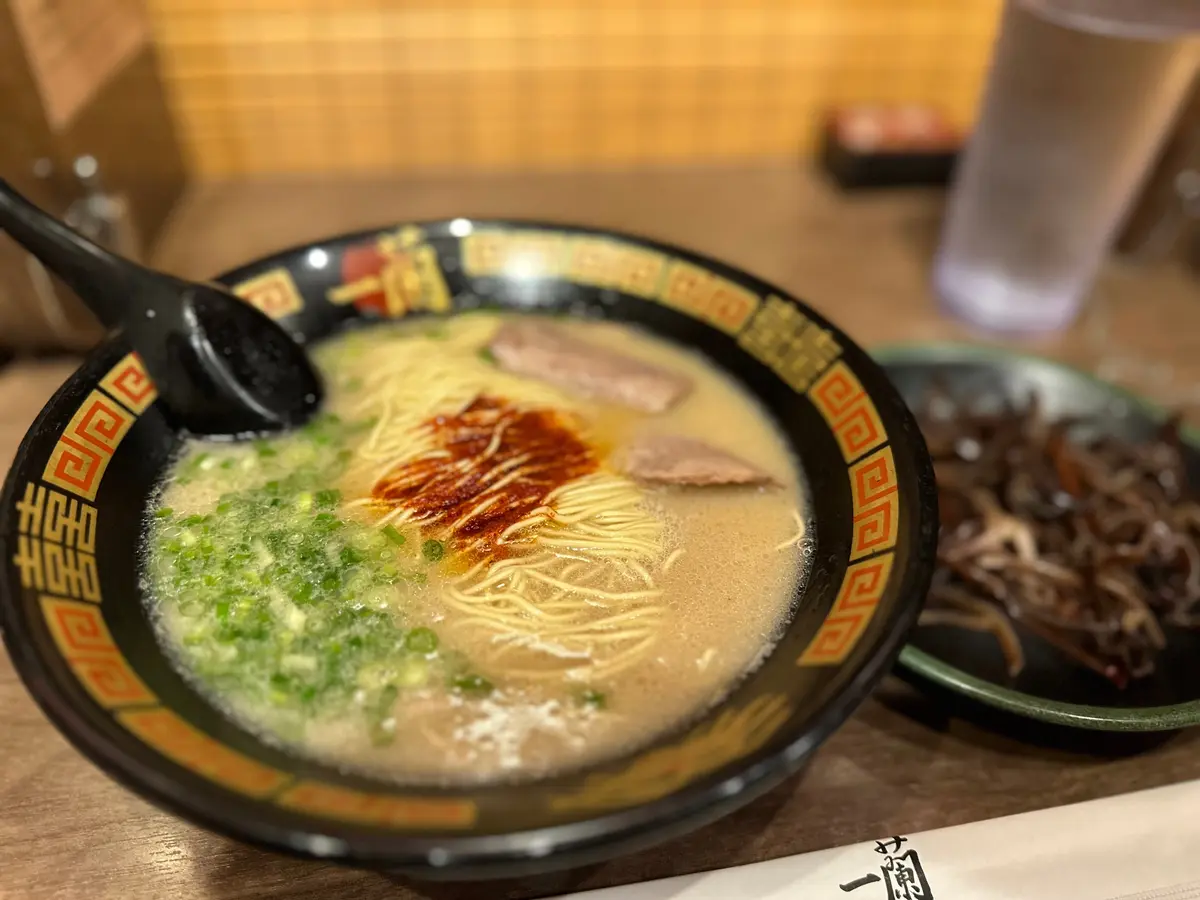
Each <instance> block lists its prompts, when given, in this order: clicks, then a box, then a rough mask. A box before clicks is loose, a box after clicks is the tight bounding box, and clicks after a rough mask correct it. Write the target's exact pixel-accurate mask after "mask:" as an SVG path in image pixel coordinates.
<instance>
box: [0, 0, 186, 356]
mask: <svg viewBox="0 0 1200 900" xmlns="http://www.w3.org/2000/svg"><path fill="white" fill-rule="evenodd" d="M149 37H150V33H149V26H148V23H147V20H146V18H145V13H144V11H143V10H142V7H141V6H140V4H139V3H137V2H134V0H72V2H71V3H69V4H67V3H57V2H52V0H0V122H3V123H4V125H5V130H4V132H5V133H4V139H3V140H0V172H3V173H4V177H5V178H7V179H8V180H9V181H10V183H12V184H13V185H14V186H15V187H16V188H17V189H18V190H20V191H22V192H23V193H25V194H26V195H27V196H28V197H30V199H32V200H33V201H34V202H35V203H38V204H39V205H41V206H42V207H43V208H45V209H48V210H50V211H51V212H53V213H54V214H55V215H60V216H63V217H66V218H68V219H69V220H71V221H72V223H73V224H75V225H76V227H78V228H80V229H81V230H83V231H85V232H86V233H88V234H89V235H91V236H93V237H95V238H96V239H97V240H99V241H100V242H102V243H105V244H108V245H110V246H112V247H113V248H114V249H116V250H119V251H120V252H122V253H124V254H126V255H132V256H134V257H135V258H136V257H141V256H144V255H145V253H146V250H147V248H148V247H149V246H150V244H151V243H152V242H153V240H154V239H155V238H156V236H157V235H158V233H159V231H160V229H161V228H162V225H163V223H164V222H165V220H166V218H167V215H168V214H169V213H170V211H171V208H172V206H173V205H174V203H175V201H176V200H177V199H178V198H179V195H180V194H181V192H182V190H183V185H184V166H183V160H182V155H181V153H180V148H179V142H178V140H177V139H176V135H175V130H174V125H173V124H172V121H171V117H170V114H169V112H168V109H167V103H166V99H165V96H164V92H163V87H162V81H161V79H160V77H159V72H158V69H157V62H156V58H155V51H154V49H153V47H152V45H151V43H150V40H149ZM101 334H102V331H101V329H100V326H99V324H98V323H97V322H95V320H94V319H93V318H92V317H91V315H90V314H89V313H87V312H86V311H85V310H84V309H83V307H82V304H80V303H79V302H78V301H77V300H76V299H75V298H74V297H73V296H72V295H71V294H70V293H69V291H67V289H66V288H65V287H63V286H62V285H60V284H58V283H57V282H56V281H54V280H53V279H52V278H51V277H50V276H49V275H48V274H47V273H46V272H45V270H44V269H42V268H41V266H40V265H38V264H37V263H36V262H34V261H33V260H32V259H31V258H30V257H29V256H28V255H26V254H25V253H24V252H23V251H21V250H19V249H18V248H17V247H16V246H15V245H14V244H13V243H12V242H11V241H9V240H8V239H7V238H3V237H0V347H7V348H21V349H23V350H36V349H82V348H85V347H88V346H90V345H91V344H92V343H94V342H95V341H96V340H97V339H98V338H99V337H100V335H101Z"/></svg>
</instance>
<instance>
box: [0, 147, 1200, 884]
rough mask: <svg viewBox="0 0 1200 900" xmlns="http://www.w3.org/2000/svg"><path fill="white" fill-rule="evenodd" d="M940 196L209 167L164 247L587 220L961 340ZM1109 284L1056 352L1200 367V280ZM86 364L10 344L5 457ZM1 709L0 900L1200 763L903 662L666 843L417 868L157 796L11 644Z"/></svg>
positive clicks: (768, 180) (219, 250) (798, 834)
mask: <svg viewBox="0 0 1200 900" xmlns="http://www.w3.org/2000/svg"><path fill="white" fill-rule="evenodd" d="M939 205H940V204H939V198H938V197H937V196H936V195H933V194H928V193H924V192H903V193H884V194H872V195H864V196H862V197H858V198H853V199H845V198H842V197H840V196H838V195H837V194H835V193H834V192H833V191H831V190H830V189H828V188H827V187H825V186H824V185H823V184H822V183H820V182H818V181H816V180H814V179H813V178H811V177H809V176H808V175H806V174H804V173H802V172H799V171H794V170H790V169H757V170H746V171H715V172H714V171H664V172H641V173H628V174H607V175H587V176H584V175H565V174H564V175H556V176H537V177H532V176H530V177H520V176H512V177H491V178H472V179H461V178H455V179H450V178H447V179H445V180H421V181H411V182H404V181H396V180H391V181H360V182H336V183H317V182H311V183H306V182H295V181H289V182H272V183H268V182H254V183H252V184H246V185H208V186H204V187H201V188H199V189H197V190H196V191H194V192H193V194H192V195H191V196H190V197H189V198H188V200H187V202H186V203H185V204H184V205H183V207H182V208H181V209H180V210H179V212H178V214H177V215H176V217H175V219H174V221H173V223H172V226H171V228H170V229H169V232H168V235H167V237H166V239H165V240H164V242H163V245H162V247H161V248H160V253H159V257H158V258H159V262H160V263H161V264H162V265H163V266H165V267H166V268H168V269H171V270H173V271H176V272H178V273H180V274H183V275H189V276H207V275H211V274H213V273H215V272H217V271H220V270H222V269H224V268H227V267H231V266H233V265H235V264H237V263H239V262H242V261H245V260H247V259H250V258H252V257H254V256H257V255H260V254H263V253H265V252H268V251H271V250H275V249H278V248H281V247H285V246H287V245H289V244H293V243H297V242H301V241H306V240H309V239H312V238H317V237H320V236H322V235H326V234H330V233H334V232H338V231H342V230H348V229H357V228H365V227H371V226H374V225H384V224H387V223H390V222H394V221H402V220H411V219H420V218H435V217H443V216H455V215H466V216H496V217H502V216H510V217H521V218H545V219H552V220H561V221H575V222H582V223H587V224H591V225H598V226H608V227H612V228H621V229H627V230H630V231H634V232H639V233H642V234H645V235H647V236H650V237H655V238H660V239H663V240H667V241H672V242H675V243H679V244H682V245H684V246H689V247H692V248H695V249H697V250H701V251H705V252H708V253H712V254H714V255H717V256H719V257H722V258H724V259H726V260H728V261H729V262H731V263H734V264H736V265H739V266H742V267H744V268H746V269H748V270H750V271H752V272H754V273H755V274H758V275H761V276H762V277H764V278H766V279H768V280H770V281H774V282H776V283H777V284H779V285H781V286H783V287H784V288H786V289H788V290H790V291H792V292H793V293H795V294H797V295H799V296H800V297H802V298H804V299H806V300H807V301H809V302H810V303H812V304H813V305H814V306H815V307H817V308H818V309H820V310H821V311H822V312H824V313H826V314H827V315H829V316H830V317H831V318H832V319H833V320H834V321H836V322H837V323H838V324H839V325H841V326H842V327H843V328H845V329H846V330H847V331H848V332H849V333H850V334H851V335H852V336H853V337H855V338H856V339H858V340H859V341H860V342H862V343H865V344H867V345H878V344H880V343H886V342H893V341H900V340H931V339H944V338H961V337H964V335H963V334H962V333H961V332H960V331H959V329H958V328H957V327H956V326H955V325H953V324H952V323H950V322H948V321H947V320H945V319H943V318H942V317H941V316H939V314H938V313H937V311H936V309H935V306H934V303H933V299H932V296H931V294H930V291H929V288H928V278H927V270H928V266H929V258H930V255H931V252H932V248H933V244H934V241H935V238H936V228H937V221H936V220H937V213H938V208H939ZM1097 297H1098V298H1099V301H1100V304H1101V308H1100V311H1099V313H1096V312H1094V313H1092V314H1091V315H1090V316H1089V320H1088V321H1087V322H1085V323H1084V324H1083V325H1081V326H1080V327H1079V328H1077V329H1076V330H1074V331H1073V332H1072V333H1070V334H1069V335H1066V336H1064V337H1062V338H1058V339H1055V340H1053V341H1051V342H1048V343H1045V344H1043V345H1042V346H1041V347H1040V348H1039V349H1040V351H1041V352H1044V353H1047V354H1050V355H1055V356H1059V357H1062V358H1064V359H1068V360H1071V361H1073V362H1076V363H1080V364H1084V365H1093V364H1095V363H1096V362H1097V359H1098V356H1099V354H1100V353H1101V352H1102V351H1103V352H1105V353H1108V354H1109V355H1112V354H1113V352H1114V348H1115V352H1116V353H1117V355H1120V356H1130V357H1138V358H1140V359H1142V360H1146V361H1150V362H1153V363H1154V364H1156V366H1157V368H1153V367H1152V368H1148V369H1146V372H1147V373H1148V374H1147V376H1146V377H1147V378H1148V379H1149V380H1151V381H1153V380H1156V379H1157V380H1159V381H1161V382H1162V384H1163V385H1164V386H1165V385H1167V384H1168V383H1170V384H1174V385H1175V386H1179V385H1186V384H1189V383H1191V382H1200V327H1197V326H1198V325H1200V286H1198V283H1197V281H1195V280H1194V278H1193V277H1192V276H1189V275H1187V274H1186V273H1184V272H1182V271H1178V270H1174V269H1160V270H1153V271H1145V270H1134V269H1128V270H1125V269H1122V268H1120V267H1115V266H1114V267H1113V268H1112V269H1111V270H1110V271H1108V272H1107V273H1106V274H1105V277H1104V278H1103V279H1102V282H1101V284H1100V286H1099V288H1098V290H1097ZM1106 335H1107V336H1106ZM1105 346H1107V348H1108V349H1107V350H1105V349H1104V348H1105ZM71 367H72V364H71V363H70V362H69V361H65V362H49V363H45V362H43V363H38V364H33V363H18V364H15V365H13V366H10V367H9V368H8V369H6V370H4V371H3V372H0V458H2V459H4V460H5V461H7V460H8V459H10V458H11V455H12V453H13V452H14V450H15V448H16V445H17V442H18V441H19V439H20V436H21V434H22V433H23V432H24V430H25V427H26V425H27V424H28V422H29V421H30V420H31V419H32V417H33V415H34V414H35V413H36V411H37V409H38V408H39V407H40V406H41V404H42V402H43V401H44V399H45V398H46V397H47V396H48V395H49V393H50V392H51V391H52V390H53V388H54V386H55V385H56V384H57V383H58V382H59V381H61V379H62V378H64V377H65V376H66V374H67V373H68V372H69V371H70V369H71ZM0 714H2V721H3V725H2V726H0V760H3V765H2V766H0V810H2V811H0V898H5V897H14V898H15V897H26V896H55V897H87V898H88V900H101V898H113V900H140V898H163V897H178V898H192V897H201V896H202V897H220V898H256V900H262V898H276V897H278V898H282V897H288V898H300V897H311V898H325V897H335V896H345V897H354V898H364V900H366V898H383V897H388V898H400V900H409V898H416V897H428V898H433V900H484V898H487V900H502V898H524V897H532V896H539V895H544V894H546V893H551V892H555V891H563V890H569V889H573V890H581V889H585V888H590V887H600V886H605V885H611V884H618V883H623V882H628V881H634V880H641V879H647V878H657V877H662V876H667V875H675V874H681V873H685V872H692V871H696V870H700V869H708V868H713V867H718V866H729V865H735V864H738V863H746V862H753V861H757V860H762V859H768V858H771V857H775V856H780V855H784V854H790V853H798V852H802V851H806V850H816V849H820V848H824V847H831V846H835V845H838V844H845V843H849V842H853V841H862V840H868V839H871V838H875V837H878V836H882V835H890V834H903V833H911V832H916V831H921V830H926V829H931V828H938V827H942V826H946V825H954V824H959V823H963V822H970V821H974V820H978V819H983V818H989V817H993V816H1000V815H1007V814H1010V813H1018V812H1024V811H1027V810H1032V809H1039V808H1043V807H1047V806H1053V805H1058V804H1063V803H1070V802H1075V801H1080V800H1086V799H1090V798H1094V797H1101V796H1106V795H1111V794H1116V793H1121V792H1124V791H1130V790H1136V789H1138V788H1145V787H1151V786H1155V785H1161V784H1165V783H1169V782H1175V781H1182V780H1185V779H1190V778H1198V777H1200V733H1198V732H1196V731H1193V732H1190V733H1185V734H1180V735H1175V736H1172V737H1169V738H1168V739H1166V740H1165V741H1163V742H1161V743H1159V744H1157V745H1156V746H1153V747H1151V748H1149V749H1146V748H1145V747H1142V748H1141V752H1139V753H1136V754H1134V753H1130V752H1128V749H1129V748H1128V747H1124V746H1120V747H1118V746H1114V745H1112V744H1110V742H1108V741H1105V740H1104V739H1102V738H1101V737H1100V736H1090V735H1083V736H1081V739H1080V741H1079V742H1077V743H1078V746H1076V747H1075V748H1074V749H1066V748H1064V747H1063V746H1062V745H1061V744H1058V745H1055V746H1053V747H1049V746H1047V745H1046V744H1029V743H1021V742H1019V741H1018V740H1016V739H1014V738H1013V737H1011V736H1002V735H999V734H997V733H995V732H993V731H990V730H987V729H986V728H984V727H981V726H979V725H976V724H972V723H970V722H968V721H966V720H964V719H960V718H956V717H952V716H951V715H949V713H948V712H947V711H946V710H945V709H944V708H943V707H940V706H938V705H937V704H936V703H934V702H933V701H930V700H928V699H926V698H924V697H922V696H920V695H918V694H916V693H915V692H913V691H912V690H911V689H910V688H908V687H907V686H905V685H903V684H901V683H900V682H898V681H895V680H892V681H889V682H887V683H885V685H884V686H883V687H882V688H881V689H880V690H879V691H878V692H877V694H876V695H875V697H873V698H872V699H871V700H869V701H868V702H867V703H866V704H864V706H863V707H862V708H861V710H860V711H859V712H858V714H857V715H856V716H855V717H854V718H853V719H852V720H851V721H850V722H849V723H848V724H847V725H846V726H845V727H844V728H842V729H841V730H840V731H839V732H837V734H835V735H834V737H833V738H831V739H830V741H829V742H828V743H827V744H826V745H825V746H823V747H822V748H821V749H820V751H819V752H818V753H817V754H816V756H815V757H814V759H813V761H812V763H811V765H810V766H809V767H808V768H807V770H806V771H805V772H804V773H802V774H801V775H800V776H798V777H796V778H793V779H792V780H790V781H788V782H787V783H785V784H783V785H781V786H780V787H779V788H777V789H776V790H775V791H773V792H772V793H770V794H769V795H767V796H766V797H764V798H762V799H761V800H759V801H758V802H756V803H754V804H752V805H751V806H749V807H747V808H746V809H744V810H742V811H741V812H739V813H737V814H735V815H733V816H730V817H728V818H726V819H724V820H722V821H721V822H718V823H717V824H715V825H713V826H711V827H709V828H707V829H704V830H702V831H699V832H697V833H695V834H693V835H691V836H689V837H686V838H684V839H682V840H679V841H676V842H674V843H673V844H669V845H665V846H662V847H659V848H656V849H654V850H651V851H649V852H646V853H642V854H639V855H637V856H633V857H627V858H624V859H620V860H616V861H613V862H610V863H608V864H606V865H602V866H599V867H595V868H592V869H588V870H584V871H581V872H577V873H571V874H569V875H566V876H563V877H561V878H554V879H547V880H544V881H541V882H537V883H529V884H515V883H503V884H499V883H498V884H490V885H464V886H454V885H419V884H409V883H407V882H404V881H402V880H398V879H393V878H389V877H387V876H384V875H378V874H373V873H363V872H356V871H352V870H349V869H343V868H338V867H335V866H330V865H323V864H317V863H308V862H301V861H297V860H292V859H287V858H284V857H280V856H275V855H272V854H269V853H264V852H262V851H259V850H255V849H251V848H249V847H245V846H242V845H240V844H237V843H234V842H232V841H229V840H226V839H224V838H221V837H217V836H215V835H212V834H209V833H207V832H205V831H202V830H200V829H198V828H194V827H192V826H190V825H187V824H184V823H183V822H181V821H179V820H177V819H175V818H173V817H171V816H169V815H166V814H165V813H161V812H159V811H157V810H156V809H154V808H152V807H151V806H149V805H148V804H147V803H144V802H143V801H141V800H140V799H138V798H136V797H135V796H133V795H132V794H130V793H128V792H127V791H125V790H123V789H122V788H120V787H118V786H117V785H116V784H114V783H113V782H112V781H110V780H109V779H108V778H107V777H106V776H104V775H103V774H101V773H100V772H99V770H97V769H96V768H94V767H93V766H92V765H91V764H90V763H88V762H86V761H84V759H83V758H82V757H81V756H79V755H78V754H77V753H76V752H75V751H74V750H73V749H71V748H70V747H69V746H68V745H67V743H66V741H65V740H63V739H62V738H61V737H59V735H58V733H57V732H56V731H55V730H54V729H53V728H52V727H51V726H50V725H49V724H48V723H47V722H46V720H45V719H44V718H43V717H42V715H41V713H40V712H38V710H37V708H36V707H35V706H34V704H33V702H32V701H31V700H30V699H29V698H28V696H27V695H26V693H25V691H24V689H23V688H22V687H21V685H20V683H19V681H18V680H17V678H16V677H15V675H14V674H13V671H12V668H11V666H9V664H8V662H7V660H6V659H5V660H3V661H0ZM1114 753H1117V754H1118V755H1114ZM1106 754H1107V755H1106Z"/></svg>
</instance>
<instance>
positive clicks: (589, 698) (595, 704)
mask: <svg viewBox="0 0 1200 900" xmlns="http://www.w3.org/2000/svg"><path fill="white" fill-rule="evenodd" d="M579 702H581V703H582V704H583V705H584V706H590V707H592V708H593V709H604V708H605V707H606V706H608V698H607V697H605V696H604V694H602V693H601V692H600V691H594V690H592V689H591V688H588V689H586V690H585V691H583V693H581V694H580V695H579Z"/></svg>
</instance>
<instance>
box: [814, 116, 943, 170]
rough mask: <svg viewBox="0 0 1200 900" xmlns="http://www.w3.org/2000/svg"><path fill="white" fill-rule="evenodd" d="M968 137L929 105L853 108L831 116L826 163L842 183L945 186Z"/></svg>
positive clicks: (823, 153)
mask: <svg viewBox="0 0 1200 900" xmlns="http://www.w3.org/2000/svg"><path fill="white" fill-rule="evenodd" d="M962 143H963V137H962V135H961V134H960V133H959V131H958V130H957V129H956V128H954V126H953V125H951V124H950V122H949V121H948V120H947V118H946V117H945V116H944V115H943V114H942V113H941V112H940V111H939V110H937V109H934V108H933V107H929V106H920V105H915V104H914V105H903V106H847V107H842V108H839V109H835V110H834V111H833V112H832V113H830V115H829V116H827V117H826V119H825V123H824V127H823V129H822V133H821V149H820V156H819V159H820V164H821V166H822V167H823V168H824V169H825V170H826V171H827V172H828V173H829V174H830V175H831V176H832V178H833V180H834V181H835V182H836V183H837V184H838V186H839V187H842V188H846V189H852V188H884V187H901V186H932V187H940V186H943V185H946V184H948V183H949V181H950V177H951V175H952V174H953V172H954V163H955V161H956V160H957V159H958V152H959V150H960V149H961V148H962Z"/></svg>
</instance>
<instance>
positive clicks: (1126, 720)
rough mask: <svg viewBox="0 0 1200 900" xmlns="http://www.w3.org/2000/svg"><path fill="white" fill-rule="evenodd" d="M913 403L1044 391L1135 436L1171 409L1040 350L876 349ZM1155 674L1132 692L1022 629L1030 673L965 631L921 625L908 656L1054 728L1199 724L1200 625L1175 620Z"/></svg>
mask: <svg viewBox="0 0 1200 900" xmlns="http://www.w3.org/2000/svg"><path fill="white" fill-rule="evenodd" d="M875 357H876V359H878V360H879V361H880V362H882V363H883V365H884V367H885V369H886V371H887V373H888V375H889V376H890V377H891V379H892V382H893V383H894V384H895V385H896V386H897V387H898V388H899V389H900V392H901V393H902V394H903V395H904V397H905V399H906V400H908V401H909V402H910V403H914V404H916V403H920V402H921V399H922V397H923V395H924V394H925V392H926V391H927V390H928V388H929V387H930V386H931V385H932V384H934V383H936V384H937V385H938V386H939V389H942V390H947V391H949V393H950V395H951V396H952V397H954V398H956V399H958V400H960V401H962V402H965V403H987V402H998V401H1001V400H1008V401H1011V402H1016V403H1023V402H1025V401H1026V400H1027V399H1028V397H1029V395H1030V393H1031V392H1036V393H1037V394H1038V397H1039V400H1040V402H1041V403H1042V406H1043V409H1044V410H1045V412H1046V414H1047V415H1048V416H1051V417H1053V418H1065V417H1071V418H1079V419H1082V420H1083V423H1082V424H1081V428H1084V429H1086V430H1090V431H1092V432H1093V433H1107V434H1116V435H1119V436H1121V437H1125V438H1128V439H1131V440H1148V439H1150V438H1152V437H1153V436H1154V434H1155V431H1156V430H1157V428H1158V426H1159V424H1161V422H1162V421H1163V419H1164V418H1165V417H1166V414H1165V412H1164V411H1163V410H1161V409H1159V408H1157V407H1155V406H1154V405H1153V404H1151V403H1149V402H1148V401H1146V400H1143V399H1142V398H1140V397H1137V396H1135V395H1133V394H1130V393H1128V392H1126V391H1123V390H1121V389H1120V388H1117V387H1115V386H1114V385H1111V384H1108V383H1106V382H1104V381H1100V380H1099V379H1097V378H1095V377H1094V376H1092V375H1089V374H1087V373H1086V372H1081V371H1079V370H1078V369H1072V368H1070V367H1069V366H1064V365H1062V364H1060V363H1056V362H1052V361H1050V360H1047V359H1040V358H1038V357H1034V356H1024V355H1022V354H1019V353H1011V352H1008V351H1005V350H995V349H987V348H983V347H974V346H969V345H960V344H933V345H914V346H908V347H903V346H898V347H891V348H887V349H885V350H880V351H877V352H876V353H875ZM1185 438H1186V439H1187V442H1186V443H1185V446H1184V453H1185V462H1186V464H1187V468H1188V473H1189V475H1190V478H1191V483H1192V484H1193V485H1195V484H1200V449H1197V448H1198V446H1200V445H1198V444H1197V440H1196V435H1195V434H1194V433H1185ZM1165 630H1166V633H1167V646H1166V648H1165V650H1164V651H1163V652H1162V653H1160V654H1159V657H1158V660H1157V663H1156V667H1155V671H1154V673H1153V674H1152V675H1150V676H1148V677H1146V678H1142V679H1139V680H1137V681H1134V682H1133V683H1132V684H1130V685H1128V686H1127V687H1125V688H1123V689H1122V688H1118V687H1116V686H1115V685H1114V684H1113V683H1112V682H1111V681H1109V680H1108V679H1107V678H1104V677H1103V676H1101V675H1099V674H1097V673H1096V672H1093V671H1092V670H1091V669H1088V668H1085V667H1084V666H1082V665H1080V664H1079V663H1076V662H1074V661H1073V660H1071V659H1069V658H1067V657H1066V656H1065V655H1064V654H1063V653H1062V652H1061V651H1059V650H1058V649H1056V648H1055V647H1053V646H1052V645H1051V644H1049V643H1048V642H1046V641H1045V640H1043V639H1042V638H1041V637H1038V636H1037V635H1035V634H1033V633H1031V632H1028V631H1026V630H1025V629H1024V628H1022V627H1021V626H1020V625H1019V624H1018V625H1017V631H1018V635H1019V637H1020V639H1021V645H1022V649H1023V650H1024V653H1025V669H1024V670H1023V671H1022V672H1021V674H1020V675H1019V676H1017V677H1016V678H1015V679H1014V678H1010V677H1009V676H1008V673H1007V671H1006V669H1005V665H1004V658H1003V656H1002V654H1001V653H1000V648H999V646H998V645H997V644H996V642H995V639H993V638H992V637H990V636H989V635H984V634H978V633H975V632H970V631H965V630H963V629H958V628H945V627H936V628H918V629H917V630H916V632H915V633H914V636H913V640H912V643H911V644H910V645H909V646H908V647H906V648H905V649H904V652H903V653H902V654H901V657H900V668H901V670H902V672H907V673H909V674H911V675H912V676H914V677H916V678H917V679H919V680H921V681H923V682H927V683H931V684H933V685H936V686H938V687H940V688H942V689H944V690H947V691H950V692H953V693H954V694H958V695H960V696H962V697H964V698H967V699H969V700H972V701H977V702H978V703H981V704H984V705H985V706H988V707H992V708H994V709H997V710H1002V711H1004V712H1006V713H1012V714H1015V715H1017V716H1023V717H1026V718H1029V719H1035V720H1038V721H1040V722H1044V723H1048V724H1050V725H1060V726H1068V727H1073V728H1089V729H1094V730H1101V731H1172V730H1175V729H1178V728H1183V727H1186V726H1190V725H1200V631H1198V630H1194V629H1184V628H1176V627H1170V626H1168V627H1167V628H1166V629H1165Z"/></svg>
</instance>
